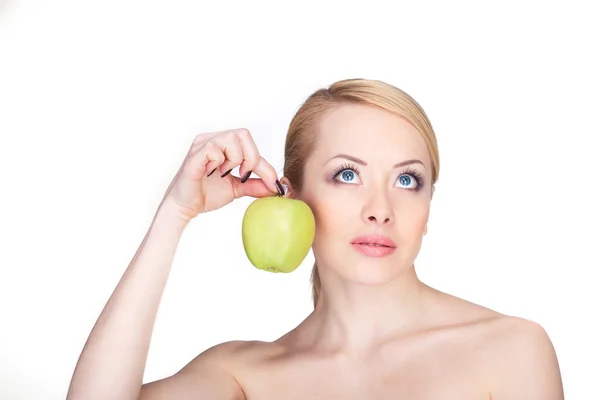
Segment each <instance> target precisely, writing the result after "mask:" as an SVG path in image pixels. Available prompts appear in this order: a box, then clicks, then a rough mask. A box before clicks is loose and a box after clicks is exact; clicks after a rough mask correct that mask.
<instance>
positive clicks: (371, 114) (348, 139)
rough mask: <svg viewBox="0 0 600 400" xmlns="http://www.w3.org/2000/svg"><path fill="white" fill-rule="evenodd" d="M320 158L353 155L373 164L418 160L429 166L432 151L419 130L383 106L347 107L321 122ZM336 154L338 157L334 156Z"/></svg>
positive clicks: (316, 149)
mask: <svg viewBox="0 0 600 400" xmlns="http://www.w3.org/2000/svg"><path fill="white" fill-rule="evenodd" d="M317 131H318V146H316V148H315V153H316V154H315V156H316V158H323V157H332V156H334V155H335V154H337V153H346V154H350V155H353V156H356V157H359V158H362V159H363V160H365V161H367V162H369V160H374V161H376V160H382V161H385V162H391V163H392V164H395V163H397V162H399V161H402V160H404V159H409V158H418V159H420V160H421V161H423V163H425V165H429V162H430V161H429V160H430V157H429V151H428V149H427V145H426V144H425V141H424V140H423V138H422V136H421V134H420V133H419V131H418V130H417V129H416V128H415V127H414V126H413V125H412V124H411V123H410V122H408V121H407V120H406V119H404V118H402V117H400V116H399V115H397V114H394V113H392V112H389V111H386V110H383V109H381V108H379V107H375V106H370V105H362V104H345V105H342V106H339V107H337V108H335V109H333V110H331V111H329V112H328V113H327V114H325V115H324V116H323V117H322V118H321V120H320V121H319V123H318V129H317ZM334 153H335V154H334Z"/></svg>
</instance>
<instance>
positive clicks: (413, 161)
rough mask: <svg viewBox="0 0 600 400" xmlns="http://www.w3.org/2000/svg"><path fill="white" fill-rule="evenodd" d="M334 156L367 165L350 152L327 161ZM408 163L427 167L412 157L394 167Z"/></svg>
mask: <svg viewBox="0 0 600 400" xmlns="http://www.w3.org/2000/svg"><path fill="white" fill-rule="evenodd" d="M334 158H345V159H346V160H350V161H354V162H355V163H357V164H361V165H365V166H366V165H367V162H366V161H363V160H361V159H360V158H357V157H354V156H351V155H348V154H338V155H335V156H333V157H331V158H330V159H329V160H328V161H327V162H329V161H331V160H333V159H334ZM408 164H421V165H422V166H423V167H425V164H423V162H422V161H421V160H417V159H412V160H406V161H402V162H399V163H397V164H394V168H398V167H403V166H405V165H408Z"/></svg>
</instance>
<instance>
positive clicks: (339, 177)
mask: <svg viewBox="0 0 600 400" xmlns="http://www.w3.org/2000/svg"><path fill="white" fill-rule="evenodd" d="M359 176H360V174H359V172H358V170H357V169H356V168H354V167H353V166H350V165H343V166H341V167H340V168H338V169H337V170H336V171H335V173H334V174H333V179H334V180H335V181H338V182H341V183H358V182H356V181H357V180H358V179H359Z"/></svg>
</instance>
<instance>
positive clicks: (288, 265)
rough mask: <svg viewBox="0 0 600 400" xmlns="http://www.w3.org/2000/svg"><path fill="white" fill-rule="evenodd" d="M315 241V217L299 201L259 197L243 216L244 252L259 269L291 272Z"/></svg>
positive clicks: (308, 208) (305, 205)
mask: <svg viewBox="0 0 600 400" xmlns="http://www.w3.org/2000/svg"><path fill="white" fill-rule="evenodd" d="M314 238H315V217H314V215H313V213H312V211H311V209H310V207H309V206H308V205H307V204H306V203H305V202H303V201H302V200H298V199H291V198H287V197H281V196H270V197H262V198H259V199H256V200H254V201H253V202H252V203H251V204H250V205H249V206H248V209H246V212H245V213H244V218H243V220H242V241H243V243H244V250H245V252H246V256H247V257H248V259H249V260H250V262H251V263H252V265H254V266H255V267H256V268H258V269H261V270H265V271H269V272H285V273H289V272H292V271H294V270H295V269H296V268H298V267H299V266H300V264H301V263H302V261H303V260H304V258H305V257H306V255H307V254H308V251H309V250H310V248H311V246H312V244H313V240H314Z"/></svg>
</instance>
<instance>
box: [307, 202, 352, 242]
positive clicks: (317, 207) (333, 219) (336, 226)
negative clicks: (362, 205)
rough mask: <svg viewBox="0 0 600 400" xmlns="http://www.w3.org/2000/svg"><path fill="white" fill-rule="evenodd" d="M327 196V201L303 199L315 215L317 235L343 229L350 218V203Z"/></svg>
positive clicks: (327, 234) (328, 234)
mask: <svg viewBox="0 0 600 400" xmlns="http://www.w3.org/2000/svg"><path fill="white" fill-rule="evenodd" d="M327 197H328V201H319V200H315V199H312V200H310V201H307V200H305V201H306V202H307V204H308V205H309V206H310V208H311V209H312V211H313V214H314V216H315V222H316V228H317V229H316V235H317V236H331V235H332V234H339V233H340V232H343V231H344V224H346V225H347V224H348V221H349V220H351V218H350V216H352V210H351V208H352V205H351V204H349V203H348V201H343V199H340V200H335V199H332V198H331V196H327ZM354 212H355V211H354Z"/></svg>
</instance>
